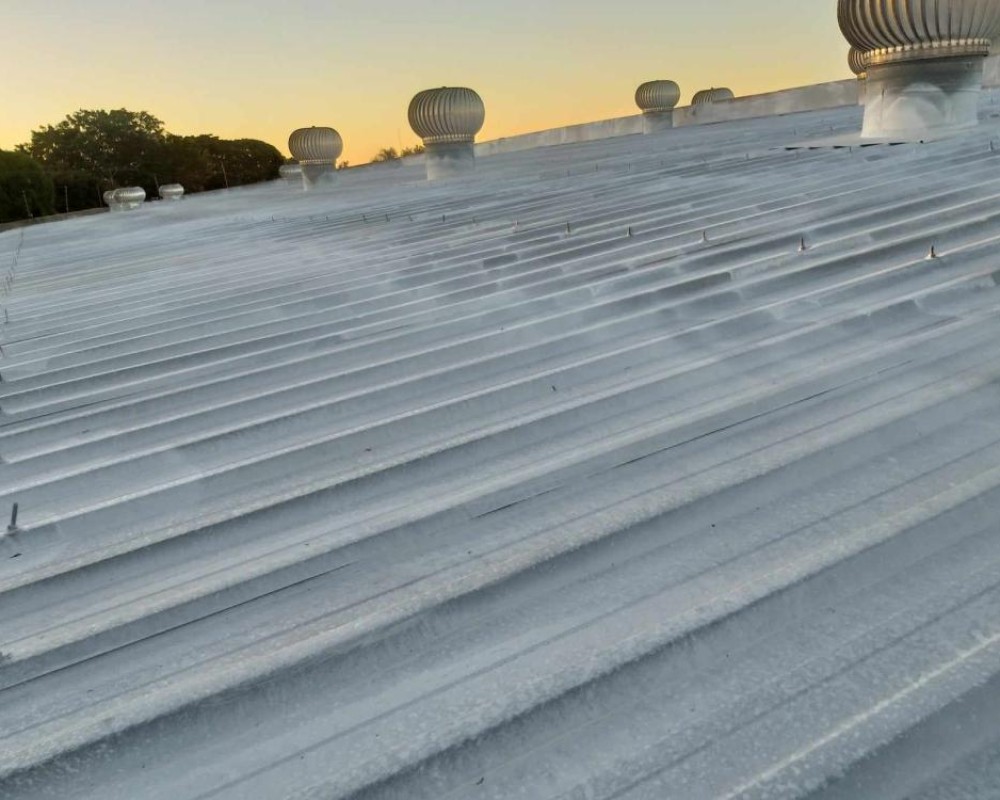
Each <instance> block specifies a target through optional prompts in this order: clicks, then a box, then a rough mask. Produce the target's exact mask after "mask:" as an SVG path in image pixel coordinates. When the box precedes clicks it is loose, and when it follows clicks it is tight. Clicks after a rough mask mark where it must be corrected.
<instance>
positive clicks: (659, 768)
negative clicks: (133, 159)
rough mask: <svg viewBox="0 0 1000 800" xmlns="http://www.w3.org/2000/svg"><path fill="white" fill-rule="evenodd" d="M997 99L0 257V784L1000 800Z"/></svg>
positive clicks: (250, 202)
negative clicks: (866, 138)
mask: <svg viewBox="0 0 1000 800" xmlns="http://www.w3.org/2000/svg"><path fill="white" fill-rule="evenodd" d="M995 100H996V96H995V95H985V96H984V104H983V109H984V111H983V118H984V124H983V126H982V127H981V128H980V129H978V130H975V131H972V132H970V133H968V134H965V135H963V136H961V137H958V138H952V139H949V140H946V141H936V142H929V143H926V144H920V145H906V146H898V147H887V146H883V147H871V148H857V147H855V148H841V149H830V148H827V149H817V150H796V151H792V150H786V149H784V148H783V147H782V145H784V144H786V143H791V142H801V141H804V140H809V139H810V138H818V137H826V138H835V137H838V136H843V135H846V134H848V133H851V132H856V131H857V130H858V128H859V126H860V122H861V110H860V109H857V108H844V109H841V110H837V111H828V112H816V113H810V114H800V115H793V116H785V117H775V118H769V119H761V120H753V121H741V122H737V123H731V124H721V125H713V126H704V127H697V128H684V129H678V130H674V131H670V132H668V133H664V134H661V135H655V136H646V137H641V136H630V137H621V138H617V139H611V140H607V141H598V142H591V143H587V144H580V145H568V146H563V147H552V148H545V149H537V150H532V151H526V152H520V153H514V154H510V155H500V156H495V157H491V158H483V159H480V160H479V162H478V167H477V172H476V174H475V175H474V176H473V177H470V178H468V179H463V180H459V181H454V182H441V183H435V184H428V183H427V182H425V181H424V173H423V169H422V168H421V167H419V165H418V166H403V165H395V166H392V165H389V166H384V167H379V168H370V169H360V170H349V171H346V172H342V173H341V174H340V178H339V183H338V184H337V186H336V188H335V189H334V190H333V191H331V192H314V193H309V194H303V193H300V192H292V191H290V190H289V189H288V188H287V187H286V186H285V185H284V184H283V183H280V182H275V183H274V184H273V185H266V186H261V187H256V188H250V189H243V190H233V191H231V192H222V193H217V194H213V195H201V196H193V197H188V198H186V199H185V200H184V201H183V202H180V203H172V204H167V203H156V204H148V205H147V206H146V207H145V208H143V209H141V210H139V211H136V212H132V213H121V214H107V215H101V216H99V217H91V218H87V219H80V220H69V221H66V222H62V223H58V224H49V225H42V226H35V227H30V228H27V229H25V230H23V231H12V232H7V233H4V234H0V259H2V261H0V263H2V264H3V269H4V270H5V271H6V270H8V269H10V270H12V273H13V275H14V279H13V284H12V286H11V283H10V282H9V281H6V282H5V283H4V291H5V292H6V289H7V288H8V287H10V288H11V291H10V293H9V294H7V295H6V296H4V297H3V298H2V300H3V306H4V309H5V311H6V324H5V325H4V327H3V339H2V345H3V361H2V363H0V374H2V382H0V408H2V410H3V416H2V418H0V457H2V463H0V513H2V515H3V518H4V519H5V518H6V516H7V512H8V510H9V509H10V508H11V506H12V505H13V504H14V503H17V504H18V509H19V515H18V522H17V530H16V531H15V532H14V533H13V534H12V535H9V536H7V537H5V538H3V539H2V540H0V797H3V798H5V800H7V799H8V798H17V799H18V800H21V798H25V799H29V798H30V799H32V800H34V799H36V798H59V799H60V800H63V799H64V798H70V797H72V798H74V800H97V798H100V800H136V798H142V799H143V800H184V799H186V798H213V799H217V800H223V799H225V800H235V799H237V798H239V799H240V800H245V799H246V798H296V799H298V800H302V799H304V798H323V800H330V799H331V798H347V797H351V798H365V799H366V800H374V799H375V798H380V799H383V798H406V799H407V800H431V799H433V800H444V799H445V798H455V799H456V800H457V799H464V798H483V799H484V800H485V799H489V800H496V799H498V798H544V800H582V799H584V798H586V800H610V799H611V798H615V799H616V800H663V799H664V798H680V799H681V800H699V799H700V798H802V797H815V798H823V799H824V800H833V798H843V799H844V800H846V799H847V798H879V800H892V798H900V799H902V798H914V799H915V800H943V799H944V798H963V799H965V798H994V800H995V798H996V797H998V796H1000V535H998V522H997V520H998V516H1000V515H998V510H1000V390H998V387H1000V292H998V291H997V283H998V276H1000V258H998V252H1000V249H998V248H1000V152H997V150H1000V147H998V146H997V144H996V141H997V140H996V139H995V137H1000V124H998V123H1000V120H997V119H995V118H994V117H993V116H992V115H991V114H990V111H991V110H992V109H993V107H994V106H993V103H994V102H995ZM803 240H804V244H805V249H804V250H803V249H801V248H800V245H801V244H802V243H803ZM932 244H933V246H934V248H935V253H936V255H937V256H938V257H937V258H935V259H927V258H926V256H927V254H928V252H929V250H930V247H931V245H932ZM8 265H9V266H8ZM4 524H6V523H4Z"/></svg>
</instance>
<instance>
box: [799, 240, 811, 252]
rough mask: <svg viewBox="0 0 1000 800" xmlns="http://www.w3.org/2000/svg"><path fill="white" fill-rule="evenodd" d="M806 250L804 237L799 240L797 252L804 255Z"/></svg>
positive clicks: (807, 247) (807, 246)
mask: <svg viewBox="0 0 1000 800" xmlns="http://www.w3.org/2000/svg"><path fill="white" fill-rule="evenodd" d="M808 249H809V245H807V244H806V237H805V236H803V237H802V238H800V239H799V252H800V253H804V252H805V251H806V250H808Z"/></svg>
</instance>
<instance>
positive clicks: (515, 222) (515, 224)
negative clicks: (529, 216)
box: [514, 219, 521, 231]
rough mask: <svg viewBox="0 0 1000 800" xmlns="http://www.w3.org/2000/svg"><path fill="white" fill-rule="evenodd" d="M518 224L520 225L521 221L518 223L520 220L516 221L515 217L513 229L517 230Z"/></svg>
mask: <svg viewBox="0 0 1000 800" xmlns="http://www.w3.org/2000/svg"><path fill="white" fill-rule="evenodd" d="M520 225H521V223H520V222H518V221H517V220H516V219H515V220H514V230H515V231H516V230H517V229H518V228H519V227H520Z"/></svg>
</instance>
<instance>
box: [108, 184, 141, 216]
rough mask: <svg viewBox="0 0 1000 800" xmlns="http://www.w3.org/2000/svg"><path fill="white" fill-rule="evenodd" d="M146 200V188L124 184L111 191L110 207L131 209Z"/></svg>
mask: <svg viewBox="0 0 1000 800" xmlns="http://www.w3.org/2000/svg"><path fill="white" fill-rule="evenodd" d="M145 202H146V190H145V189H143V188H142V187H141V186H126V187H124V188H122V189H115V190H114V191H113V192H112V193H111V203H112V206H111V207H112V209H115V210H118V211H132V210H134V209H136V208H141V207H142V204H143V203H145Z"/></svg>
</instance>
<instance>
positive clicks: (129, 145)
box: [18, 109, 284, 211]
mask: <svg viewBox="0 0 1000 800" xmlns="http://www.w3.org/2000/svg"><path fill="white" fill-rule="evenodd" d="M18 150H19V151H21V152H22V153H25V154H27V155H30V156H32V157H33V158H34V159H36V160H37V161H38V162H40V163H41V164H42V166H43V167H44V169H45V171H46V172H48V174H49V175H50V176H51V177H52V179H53V181H54V183H55V187H56V194H57V204H58V205H59V210H60V211H64V210H65V208H64V205H65V201H66V198H67V196H68V199H69V207H70V210H73V211H76V210H79V209H84V208H93V207H95V206H99V205H101V202H102V201H101V195H102V194H103V192H104V191H106V190H108V189H113V188H115V187H118V186H142V187H143V188H144V189H145V190H146V194H147V195H148V196H149V197H156V196H157V188H158V185H159V184H163V183H180V184H183V186H184V188H185V189H186V190H187V191H188V192H189V193H194V192H200V191H206V190H211V189H222V188H226V187H227V186H242V185H244V184H249V183H257V182H260V181H265V180H272V179H274V178H276V177H277V176H278V167H279V166H280V165H281V164H282V163H283V161H284V159H283V158H282V156H281V154H280V153H279V152H278V150H277V149H275V148H274V147H272V146H271V145H269V144H267V143H266V142H261V141H258V140H256V139H237V140H235V141H227V140H224V139H219V138H218V137H216V136H212V135H207V134H206V135H201V136H174V135H173V134H170V133H168V132H166V131H165V130H164V128H163V123H162V122H161V121H160V120H159V119H157V118H156V117H154V116H153V115H152V114H149V113H147V112H145V111H138V112H136V111H128V110H127V109H118V110H116V111H78V112H76V113H75V114H70V115H69V116H68V117H66V119H64V120H63V121H62V122H60V123H59V124H58V125H55V126H53V125H46V126H44V127H42V128H40V129H39V130H36V131H33V132H32V134H31V142H29V143H28V144H25V145H21V146H20V147H19V148H18Z"/></svg>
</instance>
